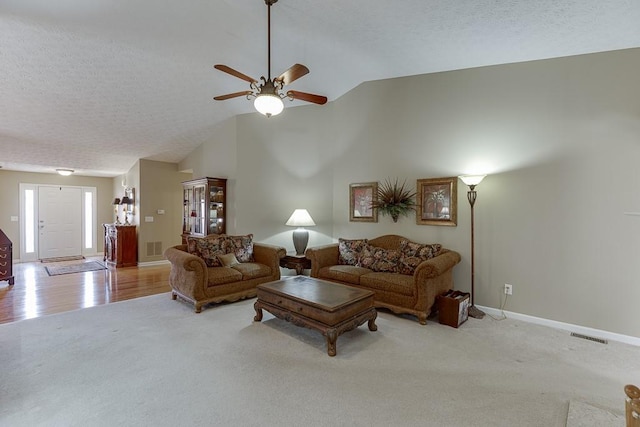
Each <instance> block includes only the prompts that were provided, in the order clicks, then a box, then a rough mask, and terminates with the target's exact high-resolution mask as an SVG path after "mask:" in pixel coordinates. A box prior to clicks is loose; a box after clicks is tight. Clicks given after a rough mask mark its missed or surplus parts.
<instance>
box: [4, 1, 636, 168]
mask: <svg viewBox="0 0 640 427" xmlns="http://www.w3.org/2000/svg"><path fill="white" fill-rule="evenodd" d="M271 14H272V16H271V21H272V30H271V39H272V74H273V75H274V76H277V75H278V74H280V73H281V72H282V71H284V70H285V69H287V68H288V67H290V66H291V65H293V64H294V63H302V64H304V65H306V66H307V67H308V68H309V69H310V70H311V72H310V74H308V75H307V76H304V77H303V78H301V79H299V80H297V81H295V82H293V83H292V84H291V85H290V87H288V88H291V89H294V90H299V91H303V92H311V93H317V94H322V95H326V96H327V97H328V98H329V102H331V101H333V100H335V99H337V98H339V97H340V96H341V95H343V94H345V93H346V92H348V91H349V90H351V89H353V88H354V87H356V86H357V85H359V84H361V83H362V82H366V81H371V80H379V79H386V78H392V77H400V76H408V75H417V74H425V73H432V72H438V71H447V70H454V69H463V68H471V67H478V66H485V65H494V64H504V63H512V62H521V61H529V60H537V59H546V58H554V57H561V56H570V55H578V54H585V53H592V52H600V51H607V50H617V49H626V48H634V47H640V24H639V23H640V1H638V0H536V1H531V0H401V1H391V0H387V1H382V0H348V1H345V0H323V1H318V0H279V1H278V2H277V3H276V4H275V5H274V6H273V7H272V10H271ZM266 38H267V7H266V5H265V3H264V0H188V1H182V2H178V1H175V0H136V1H131V0H56V1H51V0H0V166H1V167H3V168H4V169H5V170H21V171H34V172H54V171H55V169H56V168H70V169H74V170H76V173H78V174H81V175H90V176H116V175H119V174H122V173H124V172H126V171H127V170H128V169H129V168H130V167H131V166H132V165H133V164H134V163H135V162H136V161H137V160H138V159H140V158H144V159H151V160H159V161H168V162H178V161H180V160H181V159H183V158H184V157H185V156H186V155H187V154H188V153H189V152H190V151H192V150H193V149H194V148H196V147H197V146H199V145H200V144H202V143H203V142H205V141H208V140H211V139H212V138H213V135H214V133H215V128H216V125H217V124H219V123H220V122H222V121H224V120H225V119H227V118H229V117H232V116H234V115H237V114H242V113H249V112H254V111H255V110H254V109H253V104H252V102H250V101H248V100H247V99H245V98H243V97H240V98H235V99H233V100H227V101H221V102H220V101H214V100H213V96H215V95H221V94H226V93H231V92H237V91H242V90H247V89H249V87H248V83H247V82H245V81H242V80H240V79H237V78H234V77H232V76H230V75H228V74H225V73H222V72H220V71H217V70H214V68H213V65H214V64H219V63H222V64H226V65H228V66H231V67H233V68H234V69H236V70H238V71H241V72H242V73H244V74H247V75H249V76H251V77H254V78H256V79H257V78H259V77H260V76H262V75H265V76H266V74H267V40H266ZM301 105H310V104H306V103H304V102H301V101H293V102H289V101H288V100H286V101H285V111H284V112H283V113H282V114H286V112H287V110H286V109H287V108H294V107H296V106H301ZM314 108H325V107H320V106H318V107H314ZM256 114H257V113H256ZM264 120H269V119H267V118H264ZM270 120H274V119H270Z"/></svg>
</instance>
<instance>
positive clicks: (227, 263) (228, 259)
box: [218, 253, 240, 267]
mask: <svg viewBox="0 0 640 427" xmlns="http://www.w3.org/2000/svg"><path fill="white" fill-rule="evenodd" d="M218 260H219V261H220V264H222V265H223V266H224V267H231V266H234V265H238V264H240V261H238V259H237V258H236V254H233V253H231V254H224V255H218Z"/></svg>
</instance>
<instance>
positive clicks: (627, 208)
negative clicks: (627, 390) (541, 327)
mask: <svg viewBox="0 0 640 427" xmlns="http://www.w3.org/2000/svg"><path fill="white" fill-rule="evenodd" d="M638 69H640V49H631V50H623V51H616V52H606V53H600V54H593V55H584V56H576V57H569V58H560V59H551V60H544V61H536V62H528V63H520V64H510V65H501V66H493V67H484V68H477V69H469V70H461V71H453V72H446V73H438V74H430V75H422V76H414V77H407V78H400V79H393V80H385V81H376V82H369V83H365V84H362V85H361V86H359V87H357V88H355V89H354V90H352V91H351V92H349V93H347V94H346V95H344V96H343V97H341V98H340V99H338V100H336V101H334V102H331V103H329V104H327V105H325V106H323V107H318V106H314V105H310V106H303V107H298V108H291V107H290V106H289V105H287V107H288V108H287V109H285V111H284V113H283V114H282V115H280V116H277V117H272V118H270V119H266V118H264V117H262V116H259V115H258V114H248V115H243V116H238V117H237V118H236V120H235V122H231V123H228V124H227V125H228V126H231V127H233V126H235V131H234V130H233V129H231V130H230V129H229V128H228V127H227V128H226V129H223V130H221V133H220V138H219V140H217V141H212V142H211V143H210V144H205V145H204V146H203V147H201V148H199V149H198V150H197V153H198V154H197V156H194V155H193V154H192V155H191V156H189V157H188V158H187V159H185V161H184V162H182V163H181V164H180V169H187V168H192V169H193V174H194V176H207V175H209V176H223V177H229V178H230V183H231V185H230V192H233V194H234V198H233V211H232V213H231V221H232V225H233V227H230V232H236V231H237V232H242V233H245V232H253V233H254V234H256V237H257V238H258V239H259V240H264V241H269V242H273V243H279V244H283V245H286V246H287V247H288V248H289V249H290V250H291V249H293V245H292V243H291V230H290V229H289V228H288V227H286V226H284V222H285V221H286V220H287V218H288V216H289V215H290V214H291V212H292V211H293V209H295V208H298V207H304V208H307V209H309V211H310V213H311V215H312V216H313V218H314V219H315V221H316V223H317V224H318V225H317V227H314V228H313V229H312V230H311V231H312V232H311V238H310V243H309V244H310V245H317V244H322V243H326V242H328V241H332V240H334V239H337V238H338V237H374V236H377V235H380V234H385V233H395V234H401V235H404V236H407V237H409V238H412V239H414V240H416V241H421V242H441V243H443V244H444V245H445V246H447V247H449V248H452V249H455V250H457V251H459V252H460V253H461V254H462V256H463V261H462V263H461V264H460V265H459V266H457V267H456V269H455V274H454V276H455V277H454V278H455V281H456V287H457V288H458V289H462V290H469V287H470V259H469V255H470V227H469V223H470V217H469V205H468V202H467V200H466V188H465V186H464V185H463V184H462V183H461V182H460V183H459V190H458V226H457V227H438V226H424V225H416V223H415V217H414V216H411V217H409V218H401V219H400V221H399V222H398V223H393V222H392V221H391V220H390V219H389V218H388V217H380V220H379V222H378V223H352V222H349V216H348V203H349V198H348V186H349V183H353V182H367V181H383V180H385V179H386V178H393V179H395V178H396V177H398V178H399V179H401V180H402V179H405V178H406V179H407V182H409V183H411V184H412V185H415V180H416V179H419V178H431V177H446V176H457V175H460V174H467V173H480V172H483V173H488V174H489V176H488V177H487V178H486V179H485V181H483V182H482V183H481V184H480V185H479V186H478V188H477V190H478V201H477V204H476V303H477V304H478V305H484V306H491V307H496V308H497V307H499V306H500V304H501V297H502V287H503V285H504V283H510V284H512V285H513V296H512V297H510V298H509V300H508V302H507V306H506V309H507V310H510V311H513V312H519V313H522V314H526V315H531V316H536V317H541V318H546V319H550V320H556V321H560V322H567V323H571V324H576V325H581V326H585V327H591V328H596V329H602V330H606V331H610V332H614V333H620V334H625V335H630V336H635V337H640V324H638V323H637V322H635V321H634V318H633V315H632V313H634V312H635V311H636V307H635V306H636V302H637V301H638V300H640V287H639V286H638V282H639V279H640V273H639V272H638V271H637V269H636V268H635V262H636V261H637V258H638V254H639V253H640V251H639V249H640V248H639V245H640V243H638V238H637V236H638V235H639V232H640V216H637V215H633V213H637V212H640V196H638V192H637V183H638V167H637V159H638V158H640V101H639V100H640V85H638V83H637V70H638ZM234 134H235V140H234ZM234 145H235V152H236V155H235V158H233V162H228V163H227V162H225V161H224V159H221V158H220V157H219V156H216V155H215V154H214V153H215V152H216V151H217V150H216V149H215V148H216V147H220V146H223V147H224V151H222V152H229V151H230V150H231V151H232V148H233V147H234ZM205 153H206V154H205ZM203 154H205V157H204V158H203V157H200V156H202V155H203ZM232 157H234V156H233V155H232ZM196 158H198V159H199V160H198V161H196V160H195V159H196Z"/></svg>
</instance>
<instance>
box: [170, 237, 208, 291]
mask: <svg viewBox="0 0 640 427" xmlns="http://www.w3.org/2000/svg"><path fill="white" fill-rule="evenodd" d="M181 246H184V245H179V246H174V247H170V248H167V250H165V251H164V256H165V257H166V258H167V259H168V260H169V262H171V273H170V274H169V283H170V284H171V287H172V288H173V289H175V290H176V291H178V292H180V293H181V294H183V295H186V296H189V297H192V298H197V299H201V298H204V287H205V284H206V283H207V280H208V271H207V265H206V264H205V262H204V260H203V259H202V258H200V257H198V256H196V255H192V254H190V253H188V252H186V251H184V250H181V249H180V247H181Z"/></svg>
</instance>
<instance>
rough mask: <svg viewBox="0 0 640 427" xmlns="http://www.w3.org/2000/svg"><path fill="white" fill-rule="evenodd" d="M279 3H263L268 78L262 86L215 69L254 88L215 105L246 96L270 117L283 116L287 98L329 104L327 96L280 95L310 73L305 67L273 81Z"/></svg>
mask: <svg viewBox="0 0 640 427" xmlns="http://www.w3.org/2000/svg"><path fill="white" fill-rule="evenodd" d="M277 1H278V0H264V2H265V4H266V5H267V48H268V51H267V73H268V74H267V78H266V79H265V78H264V76H262V77H260V80H262V83H259V82H258V80H256V79H254V78H252V77H249V76H247V75H246V74H242V73H241V72H239V71H236V70H234V69H233V68H231V67H228V66H226V65H222V64H217V65H214V68H215V69H217V70H220V71H222V72H224V73H227V74H231V75H232V76H234V77H237V78H239V79H242V80H245V81H247V82H249V87H250V88H251V90H245V91H242V92H234V93H229V94H227V95H220V96H216V97H214V98H213V99H215V100H216V101H224V100H226V99H231V98H237V97H239V96H246V97H247V99H252V98H255V100H254V102H253V105H254V106H255V107H256V110H258V112H260V113H262V114H264V115H265V116H267V117H271V116H275V115H277V114H280V113H281V112H282V110H283V109H284V103H283V102H282V100H283V99H284V98H287V97H288V98H289V99H290V100H291V101H293V100H294V99H299V100H301V101H306V102H312V103H314V104H320V105H323V104H325V103H326V102H327V97H326V96H321V95H314V94H312V93H306V92H299V91H297V90H289V91H287V93H286V94H283V93H281V91H282V90H283V87H284V86H285V85H288V84H291V83H293V82H294V81H296V80H298V79H299V78H300V77H302V76H304V75H305V74H308V73H309V69H308V68H307V67H305V66H304V65H302V64H294V65H292V66H291V67H290V68H289V69H288V70H286V71H285V72H283V73H282V74H280V75H279V76H278V77H276V78H275V79H271V6H272V5H273V4H274V3H276V2H277Z"/></svg>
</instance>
